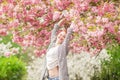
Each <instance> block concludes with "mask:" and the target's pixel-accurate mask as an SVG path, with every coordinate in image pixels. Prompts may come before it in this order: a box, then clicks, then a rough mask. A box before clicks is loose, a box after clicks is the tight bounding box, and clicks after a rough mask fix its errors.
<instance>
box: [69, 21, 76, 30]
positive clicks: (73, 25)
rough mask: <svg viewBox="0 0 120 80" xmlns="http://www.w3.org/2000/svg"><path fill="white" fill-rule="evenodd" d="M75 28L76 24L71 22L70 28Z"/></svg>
mask: <svg viewBox="0 0 120 80" xmlns="http://www.w3.org/2000/svg"><path fill="white" fill-rule="evenodd" d="M74 27H75V23H74V21H72V22H71V25H70V28H72V29H73V28H74Z"/></svg>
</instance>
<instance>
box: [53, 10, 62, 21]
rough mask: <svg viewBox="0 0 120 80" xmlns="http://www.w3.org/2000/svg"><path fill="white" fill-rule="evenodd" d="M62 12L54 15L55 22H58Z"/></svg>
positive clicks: (56, 12)
mask: <svg viewBox="0 0 120 80" xmlns="http://www.w3.org/2000/svg"><path fill="white" fill-rule="evenodd" d="M60 14H61V13H60V12H58V11H55V12H54V13H53V21H56V20H58V19H59V18H60Z"/></svg>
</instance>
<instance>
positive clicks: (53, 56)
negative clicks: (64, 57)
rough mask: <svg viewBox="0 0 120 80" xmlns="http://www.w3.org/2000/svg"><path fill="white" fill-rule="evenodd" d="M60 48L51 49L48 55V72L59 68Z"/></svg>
mask: <svg viewBox="0 0 120 80" xmlns="http://www.w3.org/2000/svg"><path fill="white" fill-rule="evenodd" d="M58 47H59V46H56V47H53V48H51V49H49V51H48V52H47V54H46V60H47V68H48V70H50V69H52V68H54V67H56V66H58V52H57V51H58V50H57V49H58Z"/></svg>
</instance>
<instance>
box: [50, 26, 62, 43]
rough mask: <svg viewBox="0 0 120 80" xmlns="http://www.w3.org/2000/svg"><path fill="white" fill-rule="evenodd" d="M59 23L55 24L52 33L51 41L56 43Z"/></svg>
mask: <svg viewBox="0 0 120 80" xmlns="http://www.w3.org/2000/svg"><path fill="white" fill-rule="evenodd" d="M59 27H60V26H59V25H58V24H55V25H54V28H53V30H52V33H51V38H50V39H51V43H54V42H55V41H56V37H57V31H58V29H59Z"/></svg>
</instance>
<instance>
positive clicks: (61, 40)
mask: <svg viewBox="0 0 120 80" xmlns="http://www.w3.org/2000/svg"><path fill="white" fill-rule="evenodd" d="M65 36H66V32H65V31H62V32H60V33H59V34H58V36H57V43H58V44H61V43H62V42H63V40H64V39H65Z"/></svg>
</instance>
